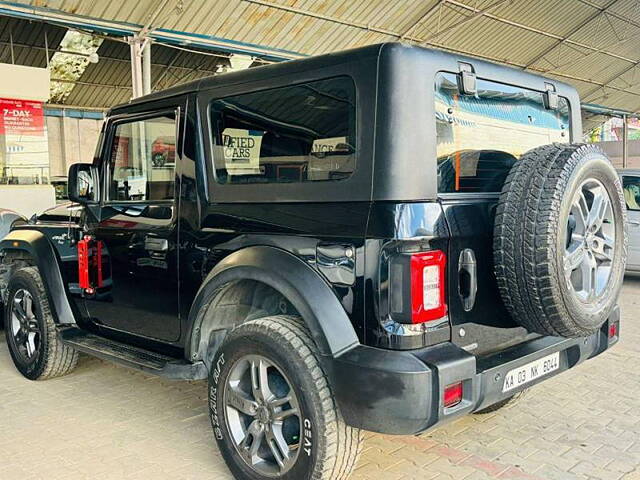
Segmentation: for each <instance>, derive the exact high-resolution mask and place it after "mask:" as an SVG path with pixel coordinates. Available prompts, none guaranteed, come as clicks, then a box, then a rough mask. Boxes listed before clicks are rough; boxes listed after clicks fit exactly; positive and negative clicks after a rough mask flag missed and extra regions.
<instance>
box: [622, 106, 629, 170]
mask: <svg viewBox="0 0 640 480" xmlns="http://www.w3.org/2000/svg"><path fill="white" fill-rule="evenodd" d="M628 139H629V125H628V123H627V116H626V115H622V168H627V166H628V165H629V145H628V144H627V140H628Z"/></svg>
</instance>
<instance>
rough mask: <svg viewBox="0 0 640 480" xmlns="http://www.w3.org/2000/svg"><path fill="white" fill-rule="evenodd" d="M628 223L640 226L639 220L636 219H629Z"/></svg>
mask: <svg viewBox="0 0 640 480" xmlns="http://www.w3.org/2000/svg"><path fill="white" fill-rule="evenodd" d="M629 225H633V226H634V227H640V222H639V221H637V220H629Z"/></svg>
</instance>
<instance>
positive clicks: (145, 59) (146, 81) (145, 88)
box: [142, 40, 151, 95]
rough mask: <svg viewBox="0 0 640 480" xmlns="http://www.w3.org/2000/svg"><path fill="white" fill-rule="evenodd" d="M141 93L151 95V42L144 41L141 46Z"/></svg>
mask: <svg viewBox="0 0 640 480" xmlns="http://www.w3.org/2000/svg"><path fill="white" fill-rule="evenodd" d="M142 48H143V50H142V93H143V94H144V95H148V94H150V93H151V42H150V41H149V40H146V41H145V43H144V45H143V46H142Z"/></svg>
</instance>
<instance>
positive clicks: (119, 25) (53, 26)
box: [0, 0, 640, 112]
mask: <svg viewBox="0 0 640 480" xmlns="http://www.w3.org/2000/svg"><path fill="white" fill-rule="evenodd" d="M0 15H4V16H7V17H8V16H10V17H13V19H8V18H0V61H3V62H7V61H9V59H10V58H9V57H10V55H9V54H8V53H7V49H8V43H9V39H8V38H7V37H8V32H9V31H10V30H11V29H13V43H14V54H13V56H14V61H15V62H16V63H22V64H27V65H40V66H41V65H42V64H43V62H44V63H46V57H45V56H44V54H43V53H42V49H43V48H44V46H43V41H44V39H43V36H44V31H45V30H47V31H48V49H53V50H55V49H56V48H57V46H58V44H59V42H60V41H61V38H62V34H63V33H64V31H65V28H75V29H80V30H84V31H88V32H92V33H98V34H101V35H105V36H107V37H108V40H106V41H104V42H103V43H102V45H101V46H100V47H99V50H98V55H99V58H100V60H99V61H98V63H95V64H90V65H89V66H88V67H87V68H86V70H85V71H84V73H83V74H82V75H81V76H80V78H78V79H77V81H75V86H74V88H73V90H72V92H71V94H70V95H69V96H68V97H67V98H66V99H65V103H67V104H73V105H76V106H94V107H106V106H111V105H113V104H115V103H119V102H122V101H126V100H127V99H128V98H129V97H130V95H131V89H130V82H131V79H130V67H129V65H128V58H129V57H128V55H129V50H128V46H127V45H126V44H124V43H121V42H119V41H118V42H117V41H115V40H116V39H118V40H121V39H122V38H124V37H126V36H130V35H134V34H142V35H143V36H149V37H150V38H152V39H153V41H154V47H153V49H152V64H153V67H152V70H153V78H152V85H153V87H154V89H159V88H164V87H167V86H170V85H173V84H176V83H180V82H183V81H187V80H193V79H195V78H198V77H201V76H205V75H211V74H214V73H215V72H216V71H220V69H221V66H222V67H224V66H225V65H228V57H229V55H230V54H233V53H244V54H248V55H251V56H252V57H254V58H256V59H262V60H264V61H280V60H286V59H292V58H298V57H301V56H306V55H315V54H320V53H326V52H332V51H337V50H343V49H347V48H352V47H357V46H362V45H366V44H373V43H381V42H386V41H399V40H400V41H405V42H409V43H413V44H420V45H424V46H427V47H435V48H441V49H445V50H449V51H453V52H458V53H464V54H467V55H473V56H478V57H481V58H484V59H488V60H492V61H496V62H500V63H505V64H508V65H511V66H513V67H516V68H521V69H526V70H530V71H533V72H536V73H542V74H544V75H547V76H550V77H553V78H557V79H559V80H562V81H565V82H568V83H571V84H573V85H574V86H575V87H576V88H577V89H578V92H579V93H580V96H581V98H582V101H583V102H586V103H591V104H599V105H604V106H606V107H609V108H612V109H618V110H624V111H628V112H639V111H640V72H639V71H638V70H639V69H640V67H639V66H638V65H639V63H640V1H639V0H562V1H558V0H391V1H390V0H225V1H220V0H136V1H130V0H109V1H96V0H17V1H16V0H13V1H12V2H4V1H0ZM18 19H20V20H18ZM28 21H31V22H46V25H42V24H34V23H31V24H28V25H27V22H28ZM9 23H11V25H9ZM9 26H11V29H9V28H8V27H9ZM17 44H19V46H18V47H16V45H17ZM163 44H164V46H163ZM176 47H180V48H188V49H189V50H190V51H185V50H177V49H176ZM198 52H206V53H207V54H208V55H206V56H205V55H203V54H202V53H198ZM212 54H213V55H212Z"/></svg>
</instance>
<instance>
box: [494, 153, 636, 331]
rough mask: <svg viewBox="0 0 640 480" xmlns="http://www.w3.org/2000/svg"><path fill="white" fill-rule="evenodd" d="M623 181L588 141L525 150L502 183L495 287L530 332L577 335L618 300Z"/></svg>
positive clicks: (594, 326) (623, 246) (595, 325)
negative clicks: (621, 181) (580, 143)
mask: <svg viewBox="0 0 640 480" xmlns="http://www.w3.org/2000/svg"><path fill="white" fill-rule="evenodd" d="M626 223H627V222H626V208H625V204H624V195H623V192H622V186H621V185H620V179H619V177H618V175H617V173H616V171H615V169H614V168H613V166H612V165H611V162H610V161H609V159H608V158H607V157H606V156H605V154H604V153H603V152H602V151H601V150H600V149H599V148H597V147H595V146H593V145H568V144H553V145H545V146H543V147H539V148H536V149H534V150H531V151H529V152H527V153H525V154H524V155H523V156H522V157H521V159H520V160H519V161H518V162H517V163H516V164H515V165H514V166H513V167H512V169H511V171H510V172H509V175H508V177H507V180H506V181H505V184H504V186H503V188H502V193H501V195H500V200H499V203H498V207H497V210H496V218H495V229H494V245H493V249H494V268H495V274H496V279H497V282H498V288H499V290H500V294H501V297H502V299H503V301H504V304H505V306H506V307H507V310H508V311H509V312H510V314H511V315H512V316H513V318H514V320H515V321H516V322H518V323H519V324H520V325H522V326H523V327H525V328H527V329H528V330H529V331H531V332H536V333H540V334H543V335H554V336H562V337H582V336H587V335H590V334H592V333H594V332H595V331H597V330H598V329H599V328H600V326H601V325H602V324H603V323H604V322H605V321H606V319H607V318H608V317H609V315H610V314H611V311H612V310H613V308H614V307H615V305H616V302H617V298H618V294H619V292H620V288H621V286H622V280H623V276H624V269H625V264H626V257H627V231H626V228H627V227H626Z"/></svg>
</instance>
